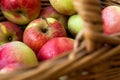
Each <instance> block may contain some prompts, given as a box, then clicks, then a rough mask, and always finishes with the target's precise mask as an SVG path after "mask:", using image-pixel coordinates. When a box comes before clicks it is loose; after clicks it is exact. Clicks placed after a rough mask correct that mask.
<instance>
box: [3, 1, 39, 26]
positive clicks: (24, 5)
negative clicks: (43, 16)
mask: <svg viewBox="0 0 120 80" xmlns="http://www.w3.org/2000/svg"><path fill="white" fill-rule="evenodd" d="M40 10H41V1H40V0H1V11H2V13H3V15H4V16H5V17H6V18H7V19H8V20H9V21H11V22H13V23H16V24H19V25H25V24H28V23H29V22H30V21H32V20H34V19H36V18H37V17H38V16H39V14H40Z"/></svg>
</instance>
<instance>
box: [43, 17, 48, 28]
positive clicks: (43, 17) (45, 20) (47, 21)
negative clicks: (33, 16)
mask: <svg viewBox="0 0 120 80" xmlns="http://www.w3.org/2000/svg"><path fill="white" fill-rule="evenodd" d="M42 19H44V20H45V22H46V23H47V24H48V26H49V23H48V21H47V19H46V17H42Z"/></svg>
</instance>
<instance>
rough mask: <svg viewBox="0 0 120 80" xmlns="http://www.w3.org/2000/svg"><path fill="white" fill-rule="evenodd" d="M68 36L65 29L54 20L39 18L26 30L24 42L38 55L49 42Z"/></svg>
mask: <svg viewBox="0 0 120 80" xmlns="http://www.w3.org/2000/svg"><path fill="white" fill-rule="evenodd" d="M61 36H67V35H66V30H65V28H64V27H63V26H62V25H61V24H60V22H59V21H58V20H56V19H54V18H38V19H35V20H33V21H32V22H30V23H29V24H28V26H27V27H26V28H25V31H24V34H23V42H24V43H25V44H27V45H28V46H29V47H30V48H32V49H33V50H34V51H35V53H36V54H37V53H38V51H39V49H40V48H41V47H42V46H43V44H44V43H46V42H47V41H48V40H50V39H52V38H54V37H61Z"/></svg>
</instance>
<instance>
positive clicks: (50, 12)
mask: <svg viewBox="0 0 120 80" xmlns="http://www.w3.org/2000/svg"><path fill="white" fill-rule="evenodd" d="M40 17H46V18H47V17H52V18H55V19H57V20H58V21H60V23H61V24H62V25H63V26H64V27H65V29H66V28H67V16H65V15H62V14H60V13H58V12H57V11H56V10H55V9H54V8H53V7H52V6H47V7H44V8H42V9H41V12H40Z"/></svg>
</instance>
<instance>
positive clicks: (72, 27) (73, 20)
mask: <svg viewBox="0 0 120 80" xmlns="http://www.w3.org/2000/svg"><path fill="white" fill-rule="evenodd" d="M82 30H83V19H82V18H81V17H80V16H79V15H78V14H74V15H72V16H70V17H69V19H68V31H69V32H70V33H71V34H72V35H73V36H76V35H77V34H78V33H79V32H80V31H82Z"/></svg>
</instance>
